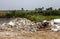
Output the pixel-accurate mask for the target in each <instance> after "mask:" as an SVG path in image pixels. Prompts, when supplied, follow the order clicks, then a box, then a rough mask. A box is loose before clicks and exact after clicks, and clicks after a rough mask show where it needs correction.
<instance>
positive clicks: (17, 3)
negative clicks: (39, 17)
mask: <svg viewBox="0 0 60 39" xmlns="http://www.w3.org/2000/svg"><path fill="white" fill-rule="evenodd" d="M41 7H44V8H48V7H53V8H60V0H0V10H19V9H21V8H24V9H28V10H32V9H35V8H41Z"/></svg>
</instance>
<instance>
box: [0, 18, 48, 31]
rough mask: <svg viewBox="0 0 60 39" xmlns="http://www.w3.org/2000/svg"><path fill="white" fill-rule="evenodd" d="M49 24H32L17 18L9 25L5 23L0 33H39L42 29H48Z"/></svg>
mask: <svg viewBox="0 0 60 39" xmlns="http://www.w3.org/2000/svg"><path fill="white" fill-rule="evenodd" d="M47 24H48V23H44V22H32V21H30V20H28V19H26V18H16V19H14V20H12V21H10V22H9V23H3V24H2V25H1V26H0V31H32V32H35V31H38V30H40V28H45V27H47Z"/></svg>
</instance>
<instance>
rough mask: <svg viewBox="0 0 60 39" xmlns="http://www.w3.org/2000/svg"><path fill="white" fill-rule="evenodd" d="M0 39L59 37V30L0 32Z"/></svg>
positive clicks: (54, 38) (50, 38)
mask: <svg viewBox="0 0 60 39" xmlns="http://www.w3.org/2000/svg"><path fill="white" fill-rule="evenodd" d="M0 39H60V32H52V31H37V32H9V31H5V32H0Z"/></svg>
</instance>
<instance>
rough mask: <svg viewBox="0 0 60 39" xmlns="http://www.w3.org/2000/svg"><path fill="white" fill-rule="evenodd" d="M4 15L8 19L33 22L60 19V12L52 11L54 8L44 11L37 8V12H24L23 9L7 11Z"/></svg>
mask: <svg viewBox="0 0 60 39" xmlns="http://www.w3.org/2000/svg"><path fill="white" fill-rule="evenodd" d="M0 13H1V12H0ZM2 14H5V15H6V16H5V17H7V18H11V17H22V18H27V19H30V20H31V21H43V20H51V19H55V18H60V10H52V8H49V10H43V8H38V9H37V8H36V9H35V10H24V9H23V8H22V9H21V10H12V11H9V12H8V11H6V12H5V13H3V12H2ZM0 15H1V14H0ZM2 16H3V15H2Z"/></svg>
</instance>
